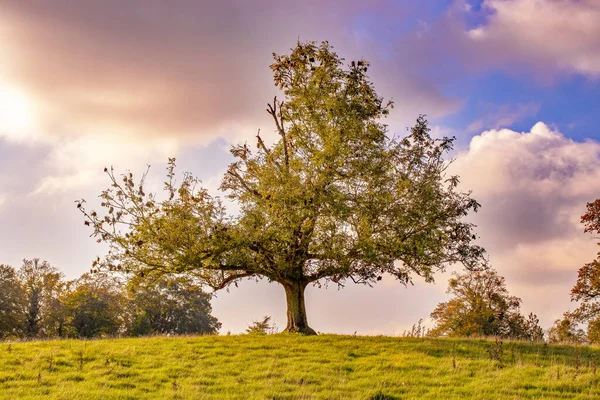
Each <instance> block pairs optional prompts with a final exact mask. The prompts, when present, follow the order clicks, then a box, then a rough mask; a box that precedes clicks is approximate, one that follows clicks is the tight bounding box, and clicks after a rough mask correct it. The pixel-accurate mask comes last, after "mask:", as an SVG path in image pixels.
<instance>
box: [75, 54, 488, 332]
mask: <svg viewBox="0 0 600 400" xmlns="http://www.w3.org/2000/svg"><path fill="white" fill-rule="evenodd" d="M273 57H274V63H273V64H272V65H271V69H272V71H273V74H274V81H275V85H276V86H277V88H278V89H280V90H281V91H282V92H283V100H281V101H280V100H278V99H277V98H275V99H274V100H273V102H272V103H270V104H268V106H267V112H268V113H269V115H270V116H271V117H272V119H273V123H274V126H275V131H276V132H277V134H278V135H279V139H278V140H277V141H275V142H274V143H273V144H268V143H266V142H265V141H264V140H263V138H262V137H261V136H260V133H259V134H257V135H256V140H257V142H256V143H257V144H256V147H257V148H256V150H251V148H250V146H248V145H247V144H243V145H238V146H234V147H233V148H232V150H231V152H232V154H233V156H234V157H235V161H234V162H233V163H232V164H231V165H230V166H229V168H228V169H227V172H226V174H225V176H224V178H223V180H222V184H221V190H223V191H224V192H225V193H226V195H227V196H228V197H229V198H230V199H231V200H232V201H233V202H235V203H236V204H237V205H238V206H239V212H238V213H236V214H235V215H228V214H227V213H226V210H225V207H224V206H223V204H222V203H221V201H220V200H219V199H218V198H216V197H212V196H211V195H209V193H208V192H207V191H206V189H204V188H202V187H200V185H199V182H198V180H197V179H196V178H194V177H193V176H192V175H190V174H186V175H184V177H183V179H182V181H181V183H180V184H179V185H176V183H175V172H174V168H175V161H174V159H171V160H170V163H169V167H168V179H167V182H166V183H165V190H166V193H167V198H166V199H165V200H162V201H159V199H158V198H157V197H156V196H155V195H154V194H152V193H148V192H147V191H146V189H145V188H144V178H145V176H144V177H142V179H141V180H140V181H136V180H134V178H133V175H132V174H131V173H128V174H125V175H123V176H122V177H121V178H119V176H118V175H117V174H115V172H114V170H113V169H112V168H111V169H107V170H106V172H107V173H108V175H109V177H110V179H111V180H112V182H111V183H112V185H111V187H109V188H108V189H107V190H105V191H104V192H103V193H102V194H101V198H102V207H103V210H104V211H103V212H101V213H97V212H95V211H91V210H87V209H86V207H85V205H84V203H83V201H82V202H79V203H78V207H79V208H80V210H81V211H82V212H83V213H84V214H85V216H86V217H87V220H86V221H85V222H86V224H88V225H91V226H92V227H93V235H94V236H95V237H96V238H97V239H98V240H99V241H104V242H107V243H108V244H109V245H110V251H109V253H108V255H107V256H106V257H104V258H102V259H100V258H99V259H97V260H96V261H95V264H94V269H110V270H119V271H125V272H126V273H130V274H135V275H137V276H139V277H144V278H151V279H158V276H159V275H162V274H170V273H189V274H190V275H193V276H194V277H195V278H196V279H200V281H201V282H203V283H204V284H206V285H209V286H211V287H213V288H214V289H221V288H224V287H226V286H228V285H230V284H232V283H234V282H237V281H239V280H240V279H242V278H247V277H256V278H266V279H268V280H269V281H274V282H278V283H279V284H281V285H282V286H283V288H284V290H285V294H286V299H287V326H286V331H289V332H302V333H307V334H312V333H315V332H314V330H313V329H311V328H310V327H309V325H308V322H307V317H306V309H305V301H304V290H305V288H306V287H307V285H309V284H321V283H326V282H328V281H331V282H334V283H337V284H339V285H343V284H344V283H345V282H346V281H352V282H354V283H362V284H373V283H375V282H377V281H379V280H381V279H382V276H383V275H384V274H389V275H391V276H394V277H396V278H397V279H398V280H399V281H400V282H402V283H404V284H407V283H410V282H411V281H412V279H413V276H415V275H418V276H421V277H423V278H424V279H425V280H426V281H428V282H431V281H433V277H434V273H435V272H436V271H438V270H441V269H444V268H445V266H447V265H449V264H454V263H462V264H464V265H465V266H466V267H468V268H472V267H474V266H479V265H481V264H482V263H484V262H485V260H484V251H483V249H482V248H480V247H479V246H477V245H474V243H473V241H474V239H475V234H474V232H473V225H472V224H470V223H468V222H465V220H464V217H466V216H467V215H468V214H469V213H470V212H471V211H477V208H478V207H479V204H478V203H477V202H476V201H475V200H473V199H472V198H471V197H470V193H469V192H463V191H461V190H459V189H458V183H459V181H458V178H457V177H455V176H450V175H448V174H447V168H448V165H449V162H448V161H447V160H446V159H445V156H446V154H447V152H448V151H449V150H451V149H452V144H453V140H454V139H453V138H446V137H444V138H440V139H438V138H433V137H432V136H431V134H430V129H429V127H428V124H427V121H426V119H425V118H424V117H419V118H418V120H417V123H416V125H415V126H414V127H413V128H412V129H411V130H410V131H409V132H408V134H407V135H406V136H405V137H395V136H392V135H389V134H388V129H387V126H386V125H385V124H383V122H382V118H384V117H385V116H386V115H387V114H388V113H389V111H390V109H391V108H392V103H391V102H385V101H384V100H383V99H382V98H381V97H380V96H379V95H378V94H377V93H376V91H375V88H374V86H373V84H372V83H371V82H370V81H369V79H368V76H367V68H368V67H369V63H368V62H367V61H365V60H360V61H352V62H350V63H349V64H348V65H345V64H344V61H343V59H341V58H340V57H339V56H338V55H337V54H336V53H335V52H334V51H333V49H332V47H331V46H330V45H329V44H328V43H327V42H323V43H321V44H316V43H314V42H308V43H300V42H299V43H297V45H296V47H294V48H293V49H292V51H291V53H290V54H287V55H277V54H274V55H273Z"/></svg>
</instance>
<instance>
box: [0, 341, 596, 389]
mask: <svg viewBox="0 0 600 400" xmlns="http://www.w3.org/2000/svg"><path fill="white" fill-rule="evenodd" d="M597 364H600V349H596V348H590V347H579V348H575V347H570V346H554V345H543V344H531V343H516V342H505V343H504V344H502V345H501V346H500V345H498V344H496V343H495V342H493V341H485V340H450V339H415V338H392V337H353V336H335V335H322V336H316V337H302V336H296V335H285V334H283V335H272V336H247V335H245V336H206V337H180V338H165V337H159V338H143V339H116V340H97V341H77V340H66V341H48V342H31V343H0V398H1V399H15V400H16V399H19V400H21V399H67V400H74V399H86V400H92V399H410V398H419V399H421V398H422V399H448V398H479V399H517V398H518V399H520V398H532V399H533V398H535V399H548V398H562V399H591V398H600V387H599V381H600V371H596V365H597Z"/></svg>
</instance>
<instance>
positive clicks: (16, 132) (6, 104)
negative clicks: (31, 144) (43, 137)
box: [0, 84, 35, 140]
mask: <svg viewBox="0 0 600 400" xmlns="http://www.w3.org/2000/svg"><path fill="white" fill-rule="evenodd" d="M34 127H35V117H34V111H33V106H32V103H31V101H30V100H29V99H28V98H27V96H26V95H25V94H24V93H23V92H22V91H19V90H17V89H15V88H13V87H10V86H5V85H1V84H0V136H5V137H8V138H11V139H17V140H18V139H24V138H25V137H28V136H32V135H33V134H34V133H33V132H32V130H33V128H34Z"/></svg>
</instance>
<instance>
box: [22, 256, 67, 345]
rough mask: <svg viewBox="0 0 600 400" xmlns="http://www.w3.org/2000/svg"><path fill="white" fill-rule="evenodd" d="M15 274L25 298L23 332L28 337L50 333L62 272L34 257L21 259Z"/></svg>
mask: <svg viewBox="0 0 600 400" xmlns="http://www.w3.org/2000/svg"><path fill="white" fill-rule="evenodd" d="M17 276H18V279H19V281H20V282H21V285H22V288H23V291H24V293H25V298H26V312H25V334H26V335H27V336H28V337H36V336H44V335H48V334H51V333H50V332H51V329H50V326H51V325H52V314H51V310H52V309H53V307H52V305H53V302H54V301H55V299H56V298H57V295H58V292H59V290H60V288H61V285H62V281H63V275H62V273H61V272H59V271H58V269H56V268H55V267H53V266H52V265H50V264H49V263H48V262H47V261H40V259H39V258H34V259H32V260H23V265H22V266H21V268H20V269H19V271H18V274H17Z"/></svg>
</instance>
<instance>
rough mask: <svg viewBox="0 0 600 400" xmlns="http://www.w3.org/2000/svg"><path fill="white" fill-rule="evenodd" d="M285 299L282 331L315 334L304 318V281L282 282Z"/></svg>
mask: <svg viewBox="0 0 600 400" xmlns="http://www.w3.org/2000/svg"><path fill="white" fill-rule="evenodd" d="M283 288H284V289H285V297H286V301H287V326H286V327H285V331H284V332H298V333H303V334H305V335H316V334H317V332H315V331H314V329H312V328H311V327H310V326H308V321H307V319H306V306H305V303H304V289H306V284H305V283H304V284H303V283H297V282H296V283H284V284H283Z"/></svg>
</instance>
